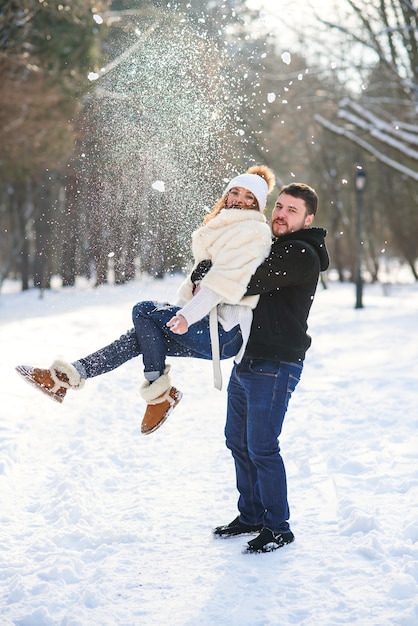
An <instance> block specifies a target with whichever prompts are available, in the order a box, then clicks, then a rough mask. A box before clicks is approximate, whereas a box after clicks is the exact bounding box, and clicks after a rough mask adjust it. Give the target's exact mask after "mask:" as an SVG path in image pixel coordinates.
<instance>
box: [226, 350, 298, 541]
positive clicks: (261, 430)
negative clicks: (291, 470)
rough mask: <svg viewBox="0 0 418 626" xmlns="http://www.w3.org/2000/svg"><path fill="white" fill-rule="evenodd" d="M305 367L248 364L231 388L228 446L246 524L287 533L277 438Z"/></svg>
mask: <svg viewBox="0 0 418 626" xmlns="http://www.w3.org/2000/svg"><path fill="white" fill-rule="evenodd" d="M302 368H303V364H302V363H285V362H283V361H264V360H261V359H249V358H244V359H243V360H242V361H241V363H239V364H238V365H234V368H233V370H232V373H231V377H230V381H229V385H228V409H227V418H226V426H225V437H226V445H227V447H228V448H229V449H230V450H231V452H232V456H233V458H234V461H235V471H236V480H237V488H238V491H239V499H238V510H239V511H240V519H241V521H242V522H243V523H244V524H249V525H251V526H252V525H256V524H263V526H265V527H267V528H270V529H271V530H272V531H273V532H275V533H277V532H285V531H287V530H289V522H288V520H289V505H288V502H287V482H286V471H285V467H284V463H283V459H282V457H281V454H280V448H279V442H278V437H279V435H280V433H281V430H282V425H283V420H284V417H285V414H286V411H287V407H288V403H289V399H290V396H291V394H292V392H293V391H294V389H295V387H296V385H297V383H298V382H299V379H300V375H301V373H302Z"/></svg>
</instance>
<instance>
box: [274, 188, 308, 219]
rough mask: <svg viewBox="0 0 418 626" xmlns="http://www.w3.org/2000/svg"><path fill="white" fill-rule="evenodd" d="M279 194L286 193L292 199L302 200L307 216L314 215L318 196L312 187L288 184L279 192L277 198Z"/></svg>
mask: <svg viewBox="0 0 418 626" xmlns="http://www.w3.org/2000/svg"><path fill="white" fill-rule="evenodd" d="M281 193H287V194H289V196H293V197H294V198H302V200H304V201H305V204H306V209H307V211H308V215H316V211H317V209H318V194H317V193H316V191H315V189H313V187H309V185H305V183H290V184H289V185H283V187H282V188H281V189H280V191H279V196H280V194H281Z"/></svg>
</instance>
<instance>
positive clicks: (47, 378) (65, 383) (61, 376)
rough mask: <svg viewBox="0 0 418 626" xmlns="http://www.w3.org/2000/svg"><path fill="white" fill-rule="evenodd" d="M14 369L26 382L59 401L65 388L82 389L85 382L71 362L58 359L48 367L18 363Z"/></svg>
mask: <svg viewBox="0 0 418 626" xmlns="http://www.w3.org/2000/svg"><path fill="white" fill-rule="evenodd" d="M16 371H17V373H18V374H20V376H22V378H23V380H25V381H26V382H27V383H29V384H30V385H32V386H33V387H35V388H36V389H39V391H42V392H43V393H45V394H46V395H47V396H49V397H50V398H52V400H55V401H56V402H60V403H61V402H62V401H63V400H64V397H65V394H66V392H67V389H82V388H83V387H84V382H85V381H84V378H81V376H80V374H79V373H78V372H77V370H76V369H75V367H74V366H73V365H71V363H67V362H66V361H61V360H59V359H57V360H55V361H54V362H53V364H52V365H51V367H50V368H49V369H45V370H44V369H40V368H38V367H31V366H30V365H18V366H17V367H16Z"/></svg>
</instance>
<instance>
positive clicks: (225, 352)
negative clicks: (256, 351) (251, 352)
mask: <svg viewBox="0 0 418 626" xmlns="http://www.w3.org/2000/svg"><path fill="white" fill-rule="evenodd" d="M179 309H180V307H178V306H173V305H170V304H167V303H159V302H151V301H147V302H139V303H138V304H136V305H135V306H134V308H133V310H132V319H133V323H134V328H133V329H131V330H129V331H128V332H126V333H125V334H124V335H122V336H121V337H119V339H116V340H115V341H113V342H112V343H111V344H109V345H108V346H106V347H104V348H102V349H100V350H98V351H97V352H94V353H93V354H90V355H89V356H87V357H84V358H83V359H79V362H80V363H82V365H83V366H84V369H85V371H86V375H87V378H93V377H94V376H99V375H100V374H104V373H106V372H110V371H111V370H114V369H115V368H116V367H119V366H120V365H122V364H123V363H126V361H129V360H130V359H133V358H134V357H136V356H139V355H140V354H142V359H143V363H144V371H145V372H159V373H160V374H162V373H163V372H164V368H165V359H166V357H167V356H182V357H194V358H197V359H211V358H212V348H211V342H210V333H209V316H206V317H205V318H203V319H202V320H200V321H199V322H196V323H195V324H192V326H191V327H190V328H189V330H188V331H187V333H185V334H184V335H177V334H175V333H173V332H172V331H171V330H170V329H169V328H168V327H167V325H166V324H167V322H168V320H170V319H171V318H172V317H173V315H175V314H176V313H177V311H179ZM218 335H219V350H220V356H221V359H229V358H231V357H233V356H235V355H236V354H237V352H238V351H239V349H240V347H241V344H242V336H241V330H240V328H239V326H235V327H234V328H233V329H232V330H230V331H228V332H227V331H225V330H224V329H223V328H222V326H221V325H220V324H219V325H218Z"/></svg>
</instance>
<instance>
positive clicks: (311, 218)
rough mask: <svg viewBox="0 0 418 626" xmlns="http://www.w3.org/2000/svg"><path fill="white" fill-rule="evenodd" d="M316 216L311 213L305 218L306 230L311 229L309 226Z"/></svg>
mask: <svg viewBox="0 0 418 626" xmlns="http://www.w3.org/2000/svg"><path fill="white" fill-rule="evenodd" d="M314 218H315V215H314V214H313V213H309V215H307V216H306V218H305V228H309V226H310V225H311V224H312V222H313V221H314Z"/></svg>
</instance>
